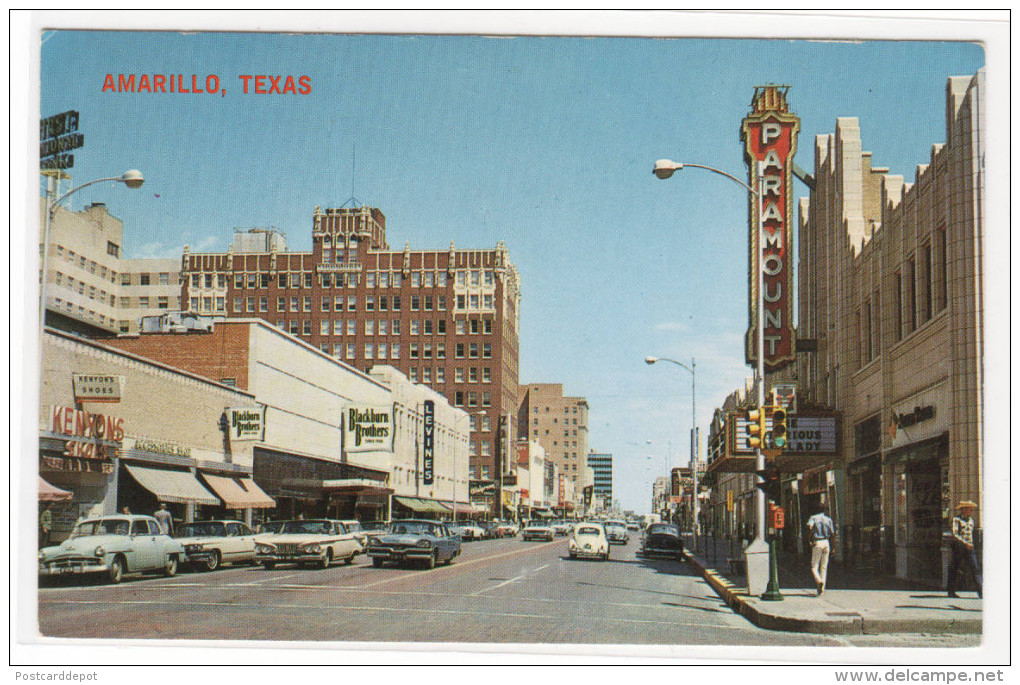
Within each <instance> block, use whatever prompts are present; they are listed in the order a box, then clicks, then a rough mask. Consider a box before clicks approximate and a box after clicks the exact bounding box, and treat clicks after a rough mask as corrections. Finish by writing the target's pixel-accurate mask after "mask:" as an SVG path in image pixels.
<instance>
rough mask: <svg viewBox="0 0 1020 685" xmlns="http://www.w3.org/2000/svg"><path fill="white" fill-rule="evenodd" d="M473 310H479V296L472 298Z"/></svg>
mask: <svg viewBox="0 0 1020 685" xmlns="http://www.w3.org/2000/svg"><path fill="white" fill-rule="evenodd" d="M471 309H478V295H472V296H471Z"/></svg>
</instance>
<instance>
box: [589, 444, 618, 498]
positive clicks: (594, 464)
mask: <svg viewBox="0 0 1020 685" xmlns="http://www.w3.org/2000/svg"><path fill="white" fill-rule="evenodd" d="M587 462H588V466H589V467H591V470H592V471H594V472H595V478H594V485H595V490H594V493H595V497H596V498H599V497H603V498H605V499H606V501H608V502H612V501H613V455H611V454H605V453H598V452H589V453H588V456H587Z"/></svg>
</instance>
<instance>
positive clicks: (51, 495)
mask: <svg viewBox="0 0 1020 685" xmlns="http://www.w3.org/2000/svg"><path fill="white" fill-rule="evenodd" d="M73 497H74V495H73V494H72V493H70V492H68V491H67V490H61V489H60V488H58V487H57V486H56V485H53V484H52V483H48V482H47V481H46V480H44V479H43V477H42V476H39V501H40V502H64V501H66V500H69V499H71V498H73Z"/></svg>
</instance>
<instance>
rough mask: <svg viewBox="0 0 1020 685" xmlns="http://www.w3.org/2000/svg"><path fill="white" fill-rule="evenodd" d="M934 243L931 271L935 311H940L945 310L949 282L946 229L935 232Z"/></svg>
mask: <svg viewBox="0 0 1020 685" xmlns="http://www.w3.org/2000/svg"><path fill="white" fill-rule="evenodd" d="M932 240H934V241H935V245H934V246H933V252H934V254H933V255H932V257H933V259H934V262H935V263H934V266H933V267H932V270H933V271H934V272H935V274H934V280H935V311H938V312H940V311H942V310H943V309H945V308H946V300H947V298H946V292H947V290H946V284H947V283H948V282H949V272H948V270H947V269H948V264H949V262H948V261H947V259H946V229H945V227H943V228H939V229H938V230H936V231H935V235H934V236H933V237H932Z"/></svg>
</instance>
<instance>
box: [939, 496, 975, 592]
mask: <svg viewBox="0 0 1020 685" xmlns="http://www.w3.org/2000/svg"><path fill="white" fill-rule="evenodd" d="M975 509H977V505H976V504H974V503H973V502H971V501H970V500H964V501H962V502H960V503H959V504H957V505H956V515H955V516H953V522H952V523H951V524H950V526H951V529H952V533H953V539H952V542H951V544H952V548H951V550H950V553H951V556H950V559H949V580H948V587H947V588H946V592H947V594H948V595H949V596H950V597H958V596H959V595H957V594H956V588H957V587H959V586H958V582H959V580H958V579H959V574H960V573H961V572H964V571H966V572H967V573H969V574H970V575H971V577H973V578H974V582H975V583H976V584H977V596H978V598H979V599H980V598H981V584H982V583H981V570H980V569H979V568H978V559H977V552H976V551H975V550H974V517H973V514H974V510H975Z"/></svg>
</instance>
